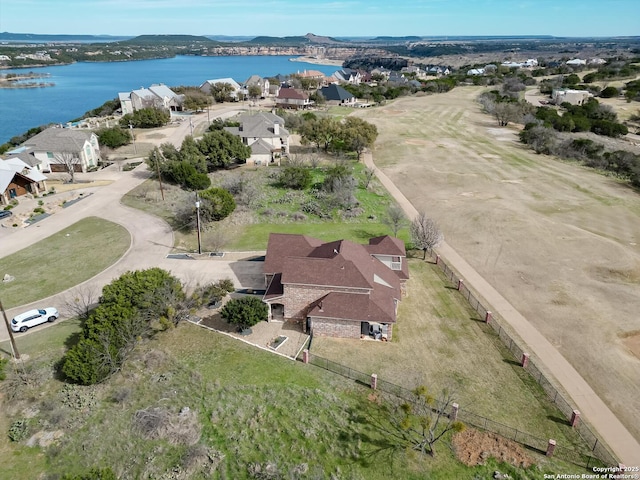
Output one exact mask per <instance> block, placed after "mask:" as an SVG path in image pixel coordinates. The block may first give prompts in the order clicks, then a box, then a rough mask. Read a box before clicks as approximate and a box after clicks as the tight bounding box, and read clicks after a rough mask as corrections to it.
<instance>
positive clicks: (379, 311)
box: [263, 233, 409, 340]
mask: <svg viewBox="0 0 640 480" xmlns="http://www.w3.org/2000/svg"><path fill="white" fill-rule="evenodd" d="M264 275H265V284H266V292H265V294H264V297H263V301H264V302H265V303H267V304H268V305H269V320H280V321H294V322H297V323H301V324H302V326H303V330H304V331H306V332H309V333H312V334H313V335H321V336H331V337H344V338H366V337H371V336H372V337H374V338H376V339H384V340H390V339H391V337H392V333H393V324H395V323H396V313H397V307H398V302H399V301H400V299H401V297H402V294H403V291H404V284H405V283H406V280H407V279H408V278H409V269H408V265H407V262H406V252H405V248H404V243H403V242H402V241H401V240H398V239H397V238H393V237H389V236H383V237H376V238H372V239H370V240H369V244H368V245H362V244H358V243H354V242H351V241H349V240H337V241H334V242H327V243H324V242H322V241H321V240H318V239H315V238H311V237H308V236H306V235H292V234H275V233H272V234H271V235H270V236H269V243H268V246H267V253H266V256H265V262H264Z"/></svg>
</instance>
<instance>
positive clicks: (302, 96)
mask: <svg viewBox="0 0 640 480" xmlns="http://www.w3.org/2000/svg"><path fill="white" fill-rule="evenodd" d="M312 104H313V102H312V101H311V100H310V99H309V95H308V94H307V92H304V91H302V90H298V89H297V88H281V89H280V91H279V92H278V95H276V107H278V108H292V109H295V110H298V109H303V108H308V107H310V106H311V105H312Z"/></svg>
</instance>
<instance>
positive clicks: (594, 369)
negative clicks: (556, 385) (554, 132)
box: [356, 87, 640, 439]
mask: <svg viewBox="0 0 640 480" xmlns="http://www.w3.org/2000/svg"><path fill="white" fill-rule="evenodd" d="M481 92H482V88H481V87H464V88H456V89H455V90H453V91H452V92H449V93H447V94H443V95H434V96H425V97H411V98H402V99H399V100H397V101H395V102H392V103H390V104H388V105H386V106H384V107H381V108H377V109H370V110H366V111H359V112H357V113H356V115H359V116H361V117H363V118H365V119H366V120H367V121H370V122H373V123H375V124H376V125H377V126H378V129H379V132H380V135H379V138H378V141H377V143H376V147H375V150H374V152H373V153H374V160H375V162H376V164H377V166H378V167H379V168H381V169H382V170H383V171H384V172H385V173H386V174H387V175H388V176H389V177H390V178H391V179H392V180H393V181H394V182H395V184H396V185H397V186H398V187H399V188H400V189H401V190H402V192H403V193H404V194H405V196H407V198H409V200H410V201H411V202H412V203H413V204H414V206H415V207H416V208H417V209H418V210H424V211H425V212H427V214H428V215H429V216H432V217H434V218H435V219H437V221H438V222H439V223H440V226H441V228H442V230H443V232H444V234H445V238H446V239H447V242H448V243H449V245H451V246H452V247H453V248H455V249H456V250H457V251H458V252H459V253H460V254H461V255H462V256H463V257H464V258H465V259H466V260H467V261H468V262H469V263H470V264H471V265H472V266H473V267H474V268H475V269H476V270H477V271H478V272H479V273H480V274H481V275H482V276H484V278H485V279H487V280H488V281H489V282H490V283H491V284H492V285H493V286H494V287H495V288H496V289H497V290H498V291H499V292H500V293H501V294H502V295H503V296H505V297H506V298H507V299H508V300H509V302H511V303H512V304H513V305H514V306H515V307H516V308H517V309H518V310H519V311H520V312H521V313H522V314H523V315H524V316H525V317H526V318H527V319H528V320H529V321H530V322H531V323H532V324H533V325H535V326H536V327H537V328H538V330H539V331H540V332H541V333H543V334H544V335H545V336H546V337H547V338H548V339H549V341H551V342H552V343H553V344H554V345H555V346H556V347H557V348H558V349H559V351H560V352H561V353H562V354H563V355H564V356H565V357H566V358H567V359H568V360H569V361H570V362H571V363H572V364H573V365H574V367H575V368H576V369H577V370H578V371H579V372H580V374H581V375H582V376H583V377H584V378H585V379H586V380H587V381H588V382H589V384H591V386H592V387H593V388H594V390H595V391H596V392H597V393H598V394H599V395H600V397H601V398H602V399H603V400H604V401H605V402H606V403H607V404H608V405H609V406H610V408H611V409H612V410H613V412H614V413H615V414H616V415H617V416H618V418H620V420H621V421H622V422H623V423H624V424H625V425H626V426H627V427H628V428H629V430H630V431H631V433H632V434H633V435H634V436H635V437H636V438H637V439H640V420H639V419H640V382H639V381H638V379H640V315H639V312H640V193H639V192H637V191H634V190H632V189H630V188H629V187H627V186H626V185H624V184H622V183H621V182H619V181H617V180H616V179H614V178H611V177H606V176H603V175H599V174H598V173H595V172H593V171H590V170H588V169H586V168H583V167H580V166H578V165H575V164H570V163H565V162H561V161H559V160H557V159H554V158H551V157H547V156H543V155H536V154H535V153H533V152H532V151H530V150H527V149H526V147H524V146H523V145H521V144H520V143H519V142H518V138H517V129H516V128H515V127H508V128H499V127H498V126H497V125H496V124H495V123H494V121H493V118H492V117H490V116H487V115H485V114H483V113H482V112H481V110H480V107H479V105H478V104H477V103H476V102H475V98H476V97H477V96H478V95H479V94H480V93H481Z"/></svg>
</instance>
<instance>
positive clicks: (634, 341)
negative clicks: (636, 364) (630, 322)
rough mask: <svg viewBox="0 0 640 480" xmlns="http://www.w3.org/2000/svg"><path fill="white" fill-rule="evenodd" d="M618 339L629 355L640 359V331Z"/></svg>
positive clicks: (625, 334) (623, 335) (626, 334)
mask: <svg viewBox="0 0 640 480" xmlns="http://www.w3.org/2000/svg"><path fill="white" fill-rule="evenodd" d="M620 337H621V338H622V343H623V345H624V346H625V347H627V349H628V350H629V351H630V352H631V354H632V355H634V356H635V357H637V358H638V359H640V330H634V331H632V332H627V333H624V334H622V335H620Z"/></svg>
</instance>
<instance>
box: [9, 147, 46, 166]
mask: <svg viewBox="0 0 640 480" xmlns="http://www.w3.org/2000/svg"><path fill="white" fill-rule="evenodd" d="M23 148H24V150H22V151H19V152H15V153H12V152H7V155H8V157H7V159H11V158H19V159H20V160H22V161H23V162H24V163H26V164H27V165H29V166H30V167H36V166H38V165H40V164H41V163H42V160H39V159H37V158H36V157H35V156H34V155H33V152H30V151H29V149H28V148H26V147H23Z"/></svg>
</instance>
